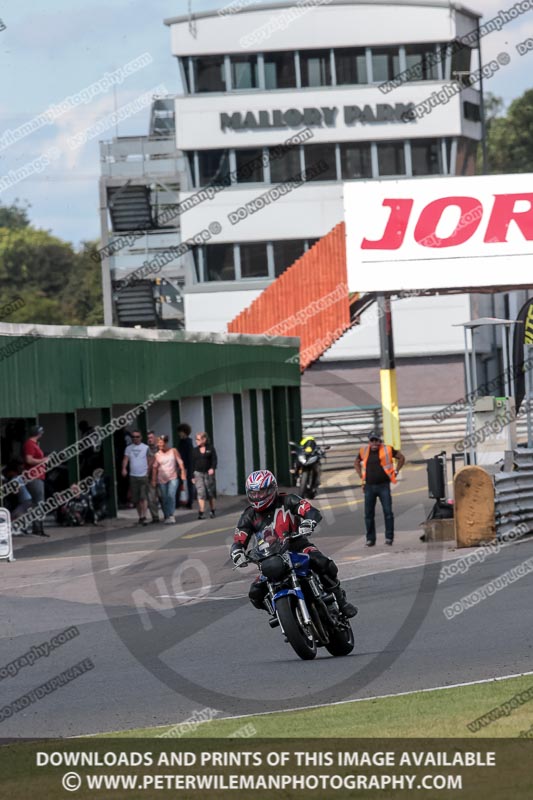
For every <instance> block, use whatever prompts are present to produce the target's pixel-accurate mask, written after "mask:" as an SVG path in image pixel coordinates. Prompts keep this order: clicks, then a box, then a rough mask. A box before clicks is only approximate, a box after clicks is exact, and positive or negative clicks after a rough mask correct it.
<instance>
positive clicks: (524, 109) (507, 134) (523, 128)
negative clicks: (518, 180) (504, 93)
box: [487, 89, 533, 174]
mask: <svg viewBox="0 0 533 800" xmlns="http://www.w3.org/2000/svg"><path fill="white" fill-rule="evenodd" d="M500 110H501V107H500ZM532 131H533V89H528V91H527V92H524V94H523V95H522V96H521V97H518V98H517V99H516V100H513V102H512V103H511V105H510V106H509V108H508V110H507V113H506V114H505V116H499V113H498V111H497V113H496V115H495V116H494V117H493V118H492V119H491V120H490V125H489V126H488V131H487V151H488V166H489V171H490V172H491V173H493V174H498V173H505V172H532V171H533V136H532V135H531V132H532Z"/></svg>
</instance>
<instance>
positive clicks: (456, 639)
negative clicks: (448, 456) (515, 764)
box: [0, 465, 533, 737]
mask: <svg viewBox="0 0 533 800" xmlns="http://www.w3.org/2000/svg"><path fill="white" fill-rule="evenodd" d="M327 480H328V481H329V483H330V484H334V485H330V486H325V487H324V491H323V493H322V494H321V496H320V502H319V500H318V499H317V505H319V506H320V507H321V508H322V509H323V511H324V515H325V521H324V523H323V525H322V532H321V534H319V535H317V536H316V537H315V542H316V544H317V545H319V546H321V547H322V549H323V550H324V551H325V552H328V553H330V554H332V555H334V557H335V558H336V560H337V561H338V563H339V564H340V570H341V576H342V578H343V580H344V582H345V586H346V589H347V592H348V595H349V597H350V599H351V600H353V601H354V602H355V603H356V604H357V605H358V606H359V615H358V617H357V618H356V619H355V620H354V629H355V632H356V647H355V650H354V652H353V654H352V655H351V656H350V657H347V658H343V659H333V658H331V657H330V656H329V655H328V654H327V653H325V651H319V653H320V655H319V656H318V657H317V659H316V660H315V661H313V662H302V661H300V660H299V659H298V658H297V657H296V655H295V654H294V653H293V651H292V650H291V649H290V647H289V645H287V644H285V643H284V641H283V638H282V636H281V634H280V631H279V629H277V630H271V629H270V628H269V627H268V625H267V624H266V615H262V614H261V613H260V612H257V611H255V610H254V609H253V608H252V607H251V606H250V605H249V603H248V601H247V599H246V596H245V595H246V592H247V586H248V584H249V582H250V580H251V579H252V578H253V576H254V573H253V572H252V570H251V569H249V570H246V571H245V570H239V571H234V570H233V569H232V567H231V564H230V562H229V561H228V558H227V552H228V551H227V548H228V543H229V541H230V531H231V529H232V526H233V525H234V523H235V520H236V517H237V515H238V513H239V508H240V507H241V506H242V503H241V501H239V500H235V499H233V500H231V501H227V502H226V503H225V504H224V508H223V509H222V511H223V513H222V516H219V517H217V519H216V520H208V521H204V522H197V521H196V519H195V515H194V514H191V513H190V512H182V515H181V516H180V517H179V519H180V520H181V522H180V524H178V525H176V526H175V527H171V526H163V525H161V526H150V527H148V528H136V527H135V528H132V527H129V528H125V529H120V530H119V529H114V530H109V531H96V530H94V529H92V530H91V531H88V530H85V529H78V530H73V529H68V530H65V531H64V532H63V533H62V534H61V535H59V534H58V535H57V536H56V537H54V538H52V539H49V540H40V539H33V538H30V537H28V539H26V538H24V539H22V538H19V539H17V540H16V549H17V561H16V562H15V563H13V564H7V563H6V562H0V570H1V575H2V580H1V584H0V595H1V607H2V614H1V621H0V641H1V645H0V676H1V675H2V674H4V673H3V672H2V667H4V666H5V665H6V664H8V663H9V662H11V661H12V660H14V659H17V658H18V657H20V656H22V655H23V654H25V653H26V652H27V651H29V650H30V649H31V647H32V645H38V644H40V643H42V642H48V641H49V640H50V638H51V637H52V636H54V635H55V634H57V633H58V632H59V631H62V630H63V629H65V628H68V627H69V626H72V625H75V626H77V628H78V629H79V635H78V636H76V637H75V638H74V639H72V640H71V641H69V642H67V643H66V644H64V645H62V646H61V647H58V648H57V649H55V650H53V651H52V652H51V653H50V654H49V655H48V656H46V657H44V656H43V657H41V658H39V659H38V660H36V661H35V663H34V664H33V665H32V666H25V667H22V668H21V669H20V670H19V672H18V674H17V675H16V676H13V677H12V676H10V675H8V676H7V677H4V678H3V679H0V707H4V706H5V705H7V704H9V703H12V702H13V701H14V700H16V699H17V698H20V697H21V696H23V695H24V694H25V693H27V692H29V691H30V690H32V689H35V688H36V687H38V686H40V685H41V684H43V683H44V682H45V681H48V680H49V679H51V678H53V677H54V676H57V675H58V674H59V673H61V672H62V671H64V670H66V669H68V668H70V667H71V666H73V665H74V664H76V663H77V662H79V661H82V660H83V659H86V658H90V659H91V661H92V662H93V664H94V669H92V670H90V671H89V672H86V673H85V674H83V675H81V676H80V677H78V678H77V679H76V680H73V681H72V682H70V683H68V685H65V686H62V687H60V688H58V689H57V690H56V691H54V692H53V693H51V694H48V695H46V696H45V697H44V698H43V699H41V700H38V701H36V702H31V703H29V704H28V705H27V707H26V708H24V709H23V710H20V711H18V712H16V713H13V715H12V716H11V717H10V718H8V719H5V720H4V721H1V722H0V736H2V737H21V736H26V737H27V736H29V737H35V736H37V737H41V736H72V735H81V734H84V733H94V732H101V731H112V730H119V729H127V728H134V727H141V726H151V725H162V724H165V723H175V722H179V721H182V720H185V719H187V718H188V717H189V716H190V715H191V714H192V712H193V711H195V710H196V711H200V710H201V709H203V708H205V707H210V708H213V709H216V710H217V711H218V713H219V716H225V715H231V714H247V713H253V712H258V711H268V710H272V709H280V708H290V707H300V706H305V705H307V704H315V703H322V702H331V701H338V700H343V699H349V698H354V697H365V696H375V695H380V694H389V693H396V692H403V691H409V690H416V689H421V688H430V687H433V686H441V685H448V684H454V683H459V682H464V681H472V680H480V679H487V678H492V677H495V676H500V675H506V674H512V673H520V672H528V671H530V670H531V669H532V665H533V658H532V644H533V641H532V634H531V625H530V619H531V617H530V611H529V607H530V603H531V596H532V589H533V577H532V575H531V573H530V574H528V575H526V576H525V577H523V578H521V579H520V580H518V581H517V582H516V583H514V584H512V585H510V586H508V587H507V588H505V589H504V590H502V591H500V592H498V593H496V594H495V595H493V596H492V597H490V598H488V599H486V600H484V601H483V602H481V603H480V604H479V605H477V606H476V607H474V608H471V609H469V610H468V611H465V612H464V613H463V614H461V615H460V616H458V617H455V618H454V619H452V620H447V619H446V618H445V616H444V613H443V608H444V607H445V606H448V605H450V604H451V603H453V602H454V601H457V600H458V599H459V598H461V597H462V596H464V595H466V594H468V593H469V592H471V591H474V590H475V589H476V588H478V587H479V586H481V585H483V584H485V583H486V582H487V581H489V580H491V579H492V578H495V577H497V576H499V575H501V574H502V573H504V572H505V571H506V570H508V569H510V568H511V567H513V566H515V565H517V564H519V563H520V562H522V561H523V560H524V559H527V558H530V557H531V556H533V542H532V541H531V540H523V541H522V542H519V543H516V544H513V545H510V546H508V547H506V548H505V549H504V550H503V551H502V552H500V553H499V554H498V555H493V556H491V557H490V558H487V560H486V561H485V562H484V563H483V564H477V565H475V566H474V567H472V568H471V569H470V571H469V572H468V573H466V574H463V575H459V576H457V577H454V578H452V579H451V580H448V581H446V582H445V583H443V584H441V585H438V573H439V570H440V563H439V562H440V561H441V560H442V559H451V558H453V557H454V553H453V551H452V550H451V548H450V546H449V545H448V544H446V545H445V546H440V545H439V546H437V545H433V546H431V547H428V546H427V545H424V544H422V543H421V542H420V541H419V536H420V531H419V530H417V525H418V523H419V522H420V521H421V520H423V519H424V517H425V514H426V512H427V510H428V509H429V507H430V505H431V501H429V500H428V499H427V490H426V487H425V481H426V479H425V472H424V468H423V467H421V466H417V465H414V466H411V467H410V468H409V469H408V470H407V471H406V473H405V476H404V479H403V481H402V482H400V483H399V484H398V486H397V487H396V490H395V499H394V507H395V512H396V530H397V533H396V543H395V546H394V547H393V548H392V549H389V548H385V547H384V546H383V535H382V533H381V535H380V536H379V538H378V545H377V546H376V547H375V548H374V549H373V550H369V549H366V548H364V535H363V520H362V504H361V493H360V490H359V489H353V488H350V487H349V486H348V485H347V484H349V483H351V476H349V475H348V474H346V475H343V476H340V481H339V476H331V475H330V476H327ZM342 484H345V485H344V486H343V485H342ZM378 520H380V511H378ZM381 530H382V529H381ZM467 721H468V720H465V724H466V722H467Z"/></svg>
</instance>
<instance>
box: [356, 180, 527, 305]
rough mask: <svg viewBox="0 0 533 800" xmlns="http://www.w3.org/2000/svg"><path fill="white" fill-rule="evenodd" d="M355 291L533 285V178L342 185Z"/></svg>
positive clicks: (380, 182)
mask: <svg viewBox="0 0 533 800" xmlns="http://www.w3.org/2000/svg"><path fill="white" fill-rule="evenodd" d="M344 219H345V222H346V255H347V265H348V286H349V289H350V291H353V292H398V291H401V290H417V289H470V288H472V289H474V288H478V287H492V286H494V287H497V286H533V175H532V174H520V175H483V176H476V177H468V178H416V179H409V180H394V181H358V182H357V183H346V184H344Z"/></svg>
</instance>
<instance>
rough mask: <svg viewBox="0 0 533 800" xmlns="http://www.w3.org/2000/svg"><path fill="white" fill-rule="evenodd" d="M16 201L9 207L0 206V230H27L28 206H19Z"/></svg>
mask: <svg viewBox="0 0 533 800" xmlns="http://www.w3.org/2000/svg"><path fill="white" fill-rule="evenodd" d="M18 202H19V201H18V199H17V200H14V202H13V203H11V205H10V206H2V205H0V228H9V229H10V230H17V229H18V228H27V227H28V226H29V224H30V220H29V217H28V208H29V204H28V203H27V204H26V206H20V205H17V204H18Z"/></svg>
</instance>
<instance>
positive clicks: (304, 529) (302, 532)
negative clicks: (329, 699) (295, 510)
mask: <svg viewBox="0 0 533 800" xmlns="http://www.w3.org/2000/svg"><path fill="white" fill-rule="evenodd" d="M317 525H318V522H317V521H316V519H303V520H302V521H301V522H300V527H299V528H298V536H311V534H312V533H313V531H314V529H315V528H316V526H317Z"/></svg>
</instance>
